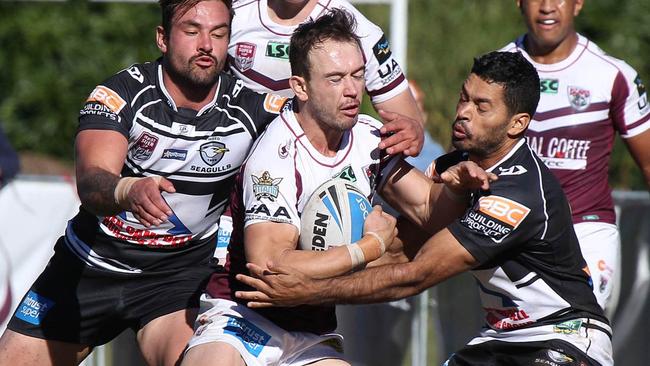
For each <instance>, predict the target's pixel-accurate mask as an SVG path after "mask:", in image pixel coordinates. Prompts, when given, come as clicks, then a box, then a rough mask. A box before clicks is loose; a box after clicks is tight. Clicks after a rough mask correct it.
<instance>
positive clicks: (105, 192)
mask: <svg viewBox="0 0 650 366" xmlns="http://www.w3.org/2000/svg"><path fill="white" fill-rule="evenodd" d="M119 180H120V177H119V176H117V175H115V174H113V173H110V172H108V171H106V170H104V169H101V168H91V169H88V170H87V171H85V172H84V173H83V175H81V176H80V177H78V179H77V191H78V192H79V198H80V199H81V204H82V205H83V206H84V208H86V209H87V210H89V211H90V212H92V213H94V214H96V215H102V216H108V215H114V214H117V213H119V212H121V211H122V210H123V209H122V208H120V207H119V206H118V205H117V203H115V197H114V192H115V186H116V185H117V182H118V181H119Z"/></svg>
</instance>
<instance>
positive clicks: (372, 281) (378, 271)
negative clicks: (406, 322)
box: [312, 263, 426, 304]
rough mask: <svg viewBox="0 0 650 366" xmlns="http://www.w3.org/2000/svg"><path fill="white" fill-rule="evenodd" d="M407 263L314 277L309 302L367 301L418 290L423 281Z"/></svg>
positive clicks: (385, 299)
mask: <svg viewBox="0 0 650 366" xmlns="http://www.w3.org/2000/svg"><path fill="white" fill-rule="evenodd" d="M410 266H411V264H409V263H406V264H397V265H388V266H380V267H374V268H368V269H366V270H364V271H360V272H357V273H354V274H352V275H348V276H344V277H336V278H330V279H323V280H318V281H316V282H315V286H316V290H315V292H316V293H317V294H318V296H314V298H313V302H312V304H334V303H337V304H368V303H378V302H386V301H391V300H397V299H401V298H405V297H408V296H412V295H415V294H418V293H420V292H422V291H423V290H424V289H426V287H423V285H424V284H425V282H424V281H423V279H421V278H418V277H417V276H418V272H417V271H414V270H411V269H410Z"/></svg>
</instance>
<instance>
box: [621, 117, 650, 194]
mask: <svg viewBox="0 0 650 366" xmlns="http://www.w3.org/2000/svg"><path fill="white" fill-rule="evenodd" d="M624 141H625V143H626V144H627V148H628V150H630V153H631V154H632V157H633V158H634V160H635V161H636V163H637V165H638V166H639V168H641V172H642V173H643V176H644V177H645V182H646V185H647V187H648V188H650V130H646V131H645V132H642V133H641V134H639V135H636V136H634V137H630V138H628V139H625V140H624Z"/></svg>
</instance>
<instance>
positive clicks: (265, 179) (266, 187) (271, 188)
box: [251, 171, 283, 201]
mask: <svg viewBox="0 0 650 366" xmlns="http://www.w3.org/2000/svg"><path fill="white" fill-rule="evenodd" d="M251 179H252V180H253V194H255V198H257V200H258V201H260V200H261V199H262V198H267V199H269V200H270V201H275V199H276V198H278V194H279V193H280V187H279V184H280V182H282V179H283V178H273V177H271V174H270V173H269V172H268V171H264V173H262V176H260V177H258V176H255V175H253V174H251Z"/></svg>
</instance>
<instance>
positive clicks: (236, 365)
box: [181, 342, 246, 366]
mask: <svg viewBox="0 0 650 366" xmlns="http://www.w3.org/2000/svg"><path fill="white" fill-rule="evenodd" d="M181 366H246V363H245V362H244V360H243V359H242V357H241V354H239V351H238V350H237V349H235V347H233V346H231V345H229V344H228V343H225V342H208V343H203V344H199V345H196V346H194V347H192V348H190V349H189V350H188V351H187V353H185V356H184V357H183V363H182V364H181Z"/></svg>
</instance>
